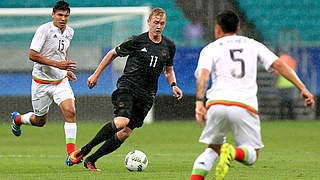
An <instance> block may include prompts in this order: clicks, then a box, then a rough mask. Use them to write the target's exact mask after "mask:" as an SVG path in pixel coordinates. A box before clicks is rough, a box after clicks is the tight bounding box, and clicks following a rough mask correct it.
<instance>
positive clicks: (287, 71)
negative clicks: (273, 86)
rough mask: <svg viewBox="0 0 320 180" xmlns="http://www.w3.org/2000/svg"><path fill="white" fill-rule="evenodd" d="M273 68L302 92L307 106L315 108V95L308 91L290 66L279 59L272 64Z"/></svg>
mask: <svg viewBox="0 0 320 180" xmlns="http://www.w3.org/2000/svg"><path fill="white" fill-rule="evenodd" d="M271 67H272V68H274V69H275V70H277V71H278V72H279V73H280V74H281V75H282V76H283V77H285V78H286V79H288V80H289V81H290V82H292V83H293V84H294V85H295V86H296V87H297V88H298V89H299V90H300V92H301V97H302V98H303V99H304V101H305V106H311V108H313V107H314V97H313V95H312V94H311V93H310V92H309V91H308V89H307V88H306V86H305V85H304V84H303V82H302V81H301V80H300V78H299V77H298V75H297V74H296V72H295V71H294V70H293V69H292V68H291V67H290V66H289V65H287V64H286V63H284V62H283V61H281V59H277V60H275V61H274V62H273V63H272V64H271Z"/></svg>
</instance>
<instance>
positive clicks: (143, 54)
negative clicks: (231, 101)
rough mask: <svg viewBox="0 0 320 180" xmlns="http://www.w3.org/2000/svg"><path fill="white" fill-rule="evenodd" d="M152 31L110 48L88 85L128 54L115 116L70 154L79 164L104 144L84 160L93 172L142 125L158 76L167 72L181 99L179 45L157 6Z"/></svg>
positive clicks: (152, 15) (151, 19)
mask: <svg viewBox="0 0 320 180" xmlns="http://www.w3.org/2000/svg"><path fill="white" fill-rule="evenodd" d="M148 25H149V31H148V32H146V33H143V34H140V35H138V36H134V37H132V38H130V39H129V40H128V41H126V42H124V43H122V44H120V45H119V46H117V47H116V48H115V49H112V50H111V51H109V52H108V53H107V54H106V56H105V57H104V58H103V60H102V61H101V63H100V65H99V66H98V68H97V69H96V71H95V72H94V73H93V74H92V75H91V76H90V77H89V78H88V82H87V85H88V87H89V88H93V87H94V86H95V85H96V84H97V82H98V78H99V76H100V74H101V72H102V71H103V70H104V69H105V68H106V67H107V66H108V65H109V64H110V63H111V62H112V61H113V60H114V59H115V58H116V57H117V56H120V57H124V56H128V59H127V62H126V66H125V69H124V72H123V75H122V76H121V77H120V78H119V79H118V82H117V89H116V90H115V91H114V92H113V93H112V103H113V105H114V114H115V118H114V120H113V121H111V122H109V123H107V124H106V125H105V126H104V127H103V128H102V129H101V130H100V131H99V132H98V133H97V135H96V136H95V137H94V138H93V139H92V140H91V141H90V142H89V143H88V144H86V145H85V146H83V147H82V148H81V149H80V150H77V151H75V152H74V153H72V154H71V155H70V160H71V162H73V163H75V164H76V163H79V162H80V161H81V159H82V157H84V156H86V155H87V154H88V153H89V152H90V151H91V149H92V148H93V147H95V146H96V145H98V144H100V143H102V142H104V144H103V145H102V146H101V147H100V148H99V149H98V150H97V151H96V152H95V153H93V154H91V155H90V156H89V157H87V158H86V159H85V161H84V166H85V167H86V168H89V170H91V171H100V170H99V169H97V168H96V166H95V162H96V161H97V160H98V159H99V158H101V157H102V156H104V155H106V154H109V153H111V152H113V151H115V150H116V149H117V148H119V147H120V146H121V144H122V143H123V142H124V141H125V140H126V139H127V138H128V137H129V136H130V134H131V133H132V131H133V130H134V128H139V127H141V126H142V124H143V120H144V118H145V117H146V115H147V113H148V112H149V110H150V108H151V107H152V104H153V101H154V97H155V95H156V92H157V88H158V79H159V76H160V74H161V73H162V71H164V74H165V77H166V80H167V82H168V83H169V84H170V85H171V87H172V91H173V95H174V96H175V97H176V98H178V99H181V98H182V91H181V90H180V89H179V88H178V86H177V83H176V77H175V73H174V70H173V58H174V55H175V51H176V48H175V44H174V43H173V42H172V41H171V40H170V39H168V38H167V37H165V36H163V35H162V31H163V29H164V27H165V25H166V13H165V11H164V10H163V9H161V8H155V9H153V10H152V12H151V13H150V15H149V18H148Z"/></svg>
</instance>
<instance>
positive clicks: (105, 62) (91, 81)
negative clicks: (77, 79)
mask: <svg viewBox="0 0 320 180" xmlns="http://www.w3.org/2000/svg"><path fill="white" fill-rule="evenodd" d="M117 56H118V54H117V52H116V50H115V49H112V50H110V51H109V52H108V53H107V54H106V55H105V56H104V57H103V59H102V61H101V62H100V64H99V66H98V67H97V69H96V70H95V72H94V73H93V74H92V75H91V76H90V77H89V78H88V81H87V85H88V87H89V88H90V89H91V88H93V87H94V86H95V85H97V83H98V79H99V76H100V74H101V73H102V71H103V70H104V69H105V68H106V67H107V66H109V65H110V64H111V62H112V61H113V60H114V59H115V58H116V57H117Z"/></svg>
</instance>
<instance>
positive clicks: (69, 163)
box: [66, 155, 74, 166]
mask: <svg viewBox="0 0 320 180" xmlns="http://www.w3.org/2000/svg"><path fill="white" fill-rule="evenodd" d="M66 165H67V166H73V165H74V164H73V163H72V162H71V161H70V155H69V156H67V159H66Z"/></svg>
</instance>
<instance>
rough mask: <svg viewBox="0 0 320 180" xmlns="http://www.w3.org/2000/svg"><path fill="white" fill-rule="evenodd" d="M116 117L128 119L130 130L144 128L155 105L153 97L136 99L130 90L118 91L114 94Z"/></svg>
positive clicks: (113, 101) (113, 102)
mask: <svg viewBox="0 0 320 180" xmlns="http://www.w3.org/2000/svg"><path fill="white" fill-rule="evenodd" d="M112 104H113V106H114V115H115V117H119V116H120V117H126V118H128V119H129V120H130V121H129V123H128V125H127V127H129V128H130V129H132V130H133V129H134V128H139V127H141V126H142V124H143V121H144V118H145V117H146V116H147V114H148V112H149V110H150V109H151V107H152V104H153V97H136V96H134V95H133V93H132V92H131V91H130V90H127V89H117V90H115V91H114V92H113V93H112Z"/></svg>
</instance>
